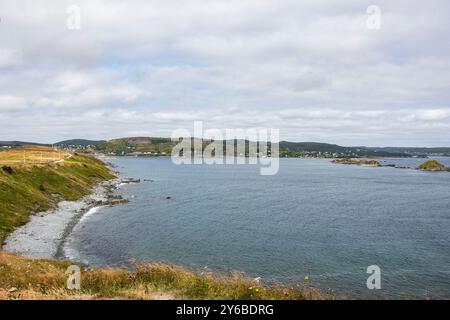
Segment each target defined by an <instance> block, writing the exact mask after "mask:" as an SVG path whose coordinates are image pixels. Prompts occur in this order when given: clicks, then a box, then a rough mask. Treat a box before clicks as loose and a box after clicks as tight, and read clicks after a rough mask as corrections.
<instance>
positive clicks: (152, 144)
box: [96, 137, 176, 155]
mask: <svg viewBox="0 0 450 320" xmlns="http://www.w3.org/2000/svg"><path fill="white" fill-rule="evenodd" d="M175 145H176V143H175V142H172V140H171V139H170V138H159V137H129V138H120V139H113V140H109V141H104V142H102V143H99V144H98V145H96V149H97V150H98V151H100V152H104V153H109V154H110V153H113V154H118V155H121V154H124V155H125V154H135V153H139V154H140V153H147V154H150V153H158V154H161V153H167V154H170V153H171V151H172V148H173V147H174V146H175Z"/></svg>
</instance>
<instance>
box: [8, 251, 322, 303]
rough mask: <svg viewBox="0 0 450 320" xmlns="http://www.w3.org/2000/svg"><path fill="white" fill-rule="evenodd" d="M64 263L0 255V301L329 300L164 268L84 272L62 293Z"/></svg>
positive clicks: (239, 279)
mask: <svg viewBox="0 0 450 320" xmlns="http://www.w3.org/2000/svg"><path fill="white" fill-rule="evenodd" d="M69 265H70V262H67V261H56V260H38V259H26V258H22V257H18V256H15V255H11V254H8V253H5V252H0V299H110V298H124V299H239V300H241V299H252V300H253V299H255V300H257V299H305V297H307V298H308V299H327V298H330V297H328V296H324V295H319V294H317V293H314V292H313V291H310V292H308V293H306V294H305V292H306V291H300V289H298V290H294V289H292V288H278V289H275V288H268V287H265V286H263V285H260V284H256V283H255V282H254V281H252V280H250V279H246V278H244V277H242V276H240V275H239V274H235V275H232V276H229V277H217V276H214V275H212V274H211V273H208V272H204V273H203V274H201V275H197V274H194V273H192V272H189V271H187V270H184V269H182V268H180V267H174V266H170V265H166V264H146V265H136V270H135V271H130V270H124V269H94V270H82V273H81V288H80V290H68V289H66V281H67V276H66V274H65V271H66V269H67V267H68V266H69Z"/></svg>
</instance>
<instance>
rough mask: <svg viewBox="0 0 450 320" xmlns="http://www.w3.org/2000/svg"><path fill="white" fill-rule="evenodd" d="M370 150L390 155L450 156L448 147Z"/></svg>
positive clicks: (371, 148) (373, 148)
mask: <svg viewBox="0 0 450 320" xmlns="http://www.w3.org/2000/svg"><path fill="white" fill-rule="evenodd" d="M367 149H369V150H374V151H384V152H390V153H407V154H411V155H422V154H426V155H431V154H440V155H446V156H450V148H447V147H438V148H425V147H412V148H411V147H383V148H376V147H368V148H367Z"/></svg>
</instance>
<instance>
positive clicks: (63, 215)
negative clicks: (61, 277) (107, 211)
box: [3, 179, 128, 259]
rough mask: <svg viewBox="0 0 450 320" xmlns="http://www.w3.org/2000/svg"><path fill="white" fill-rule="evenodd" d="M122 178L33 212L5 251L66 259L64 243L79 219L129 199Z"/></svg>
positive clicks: (9, 240) (7, 244) (105, 182)
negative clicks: (120, 188)
mask: <svg viewBox="0 0 450 320" xmlns="http://www.w3.org/2000/svg"><path fill="white" fill-rule="evenodd" d="M122 183H123V182H122V180H120V179H114V180H109V181H104V182H102V183H100V184H98V185H96V186H95V187H94V188H93V190H92V192H91V193H90V194H89V195H87V196H85V197H83V198H81V199H80V200H77V201H61V202H60V203H58V206H57V207H56V208H53V209H50V210H48V211H45V212H39V213H36V214H34V215H33V216H32V217H31V219H30V221H29V222H28V223H27V224H25V225H23V226H21V227H19V228H17V229H16V230H15V231H14V232H13V233H12V234H11V235H9V237H8V238H7V239H6V241H5V244H4V245H3V250H4V251H8V252H11V253H15V254H19V255H23V256H26V257H33V258H47V259H52V258H66V257H65V255H64V250H63V247H64V242H65V239H66V237H67V236H68V235H69V234H70V233H71V232H72V230H73V228H74V227H75V226H76V224H77V223H78V222H79V220H80V219H81V218H82V217H83V216H84V215H86V214H88V213H89V212H90V211H91V210H96V208H98V207H101V206H108V205H117V204H121V203H126V202H128V199H124V198H122V196H120V195H119V194H118V193H117V192H116V190H117V188H118V186H119V185H120V184H122Z"/></svg>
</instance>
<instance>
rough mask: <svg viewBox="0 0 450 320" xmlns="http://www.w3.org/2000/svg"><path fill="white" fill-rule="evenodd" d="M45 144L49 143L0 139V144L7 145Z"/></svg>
mask: <svg viewBox="0 0 450 320" xmlns="http://www.w3.org/2000/svg"><path fill="white" fill-rule="evenodd" d="M26 145H29V146H47V147H49V146H50V145H49V144H45V143H36V142H25V141H0V146H8V147H20V146H26Z"/></svg>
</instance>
